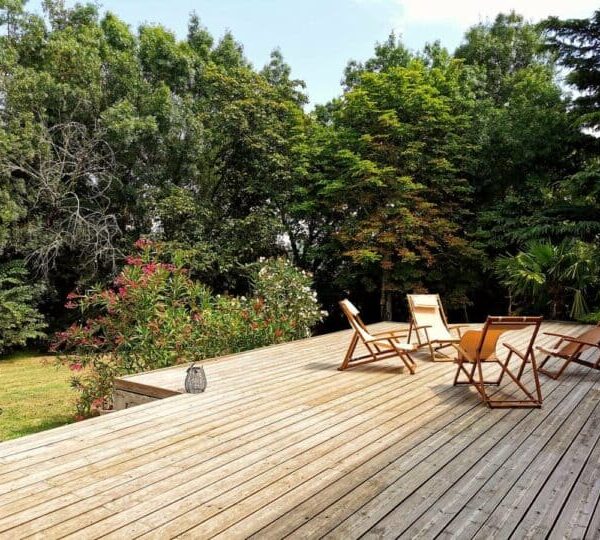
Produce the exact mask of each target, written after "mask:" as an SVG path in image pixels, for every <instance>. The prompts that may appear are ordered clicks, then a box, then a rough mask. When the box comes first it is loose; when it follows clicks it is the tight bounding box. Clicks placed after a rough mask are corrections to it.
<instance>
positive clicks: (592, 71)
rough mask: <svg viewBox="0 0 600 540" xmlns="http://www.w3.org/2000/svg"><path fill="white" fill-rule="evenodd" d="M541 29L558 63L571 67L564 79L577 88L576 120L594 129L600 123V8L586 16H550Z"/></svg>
mask: <svg viewBox="0 0 600 540" xmlns="http://www.w3.org/2000/svg"><path fill="white" fill-rule="evenodd" d="M544 28H545V30H546V33H547V37H548V43H547V45H548V48H549V49H550V50H551V51H553V52H555V53H557V54H558V57H559V60H560V62H561V64H562V65H563V66H565V67H566V68H567V69H569V70H570V71H569V74H568V75H567V81H568V82H569V84H572V85H573V86H575V88H577V90H578V91H579V95H578V96H577V98H576V99H575V105H576V106H577V108H578V112H579V113H580V116H579V123H580V124H581V125H583V126H587V127H591V128H597V127H598V126H599V125H600V80H599V78H598V57H599V56H600V9H598V10H596V11H595V12H594V14H593V15H592V16H591V17H590V18H589V19H569V20H566V21H561V20H560V19H558V18H557V17H550V18H549V19H548V20H547V21H545V23H544Z"/></svg>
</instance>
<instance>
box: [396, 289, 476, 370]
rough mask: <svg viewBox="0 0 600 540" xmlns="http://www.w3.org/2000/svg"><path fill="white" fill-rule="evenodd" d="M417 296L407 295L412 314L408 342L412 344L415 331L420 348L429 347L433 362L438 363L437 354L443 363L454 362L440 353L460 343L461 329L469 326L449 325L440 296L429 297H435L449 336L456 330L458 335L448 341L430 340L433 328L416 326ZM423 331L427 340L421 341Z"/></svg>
mask: <svg viewBox="0 0 600 540" xmlns="http://www.w3.org/2000/svg"><path fill="white" fill-rule="evenodd" d="M415 296H418V295H414V294H407V295H406V298H407V300H408V308H409V312H410V319H409V326H408V342H409V343H410V340H411V337H412V332H413V330H414V332H415V335H416V336H417V343H418V348H419V349H421V348H422V347H428V348H429V354H430V356H431V360H432V362H435V361H436V353H439V354H440V355H441V356H443V357H444V358H443V361H446V362H447V361H449V360H452V358H450V357H449V356H448V355H446V354H444V353H441V352H439V351H441V350H442V349H446V348H448V347H453V346H454V345H455V344H456V343H458V342H460V338H461V329H462V328H468V326H469V325H467V324H448V319H447V317H446V312H445V311H444V306H443V304H442V300H441V298H440V295H439V294H431V295H428V296H432V297H435V300H436V303H437V308H438V312H439V314H440V319H441V322H442V324H443V325H444V327H445V328H446V330H447V331H448V334H452V330H456V333H457V334H458V335H457V337H456V338H453V339H448V340H446V339H433V340H432V339H430V338H429V332H428V329H429V328H431V326H430V325H421V326H419V325H417V324H416V317H415V312H416V309H417V307H418V306H416V305H415V303H414V297H415ZM421 331H422V332H423V333H424V334H425V339H423V340H422V339H421V334H420V332H421ZM436 344H437V345H436Z"/></svg>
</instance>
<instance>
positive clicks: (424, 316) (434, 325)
mask: <svg viewBox="0 0 600 540" xmlns="http://www.w3.org/2000/svg"><path fill="white" fill-rule="evenodd" d="M406 297H407V299H408V307H409V309H410V316H411V319H412V321H413V323H414V324H415V326H428V327H429V328H428V329H427V334H428V335H429V338H430V339H431V340H435V339H444V338H446V339H448V338H451V337H452V336H451V335H450V330H449V329H448V320H447V319H446V314H445V313H444V307H443V306H442V301H441V300H440V295H439V294H407V295H406Z"/></svg>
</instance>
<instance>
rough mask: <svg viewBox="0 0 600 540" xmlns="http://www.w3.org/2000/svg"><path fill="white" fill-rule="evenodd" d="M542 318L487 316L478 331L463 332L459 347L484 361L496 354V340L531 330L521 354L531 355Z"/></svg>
mask: <svg viewBox="0 0 600 540" xmlns="http://www.w3.org/2000/svg"><path fill="white" fill-rule="evenodd" d="M543 319H544V318H543V317H513V316H511V317H494V316H488V318H487V320H486V321H485V324H484V325H483V328H482V329H481V330H480V331H469V332H465V334H464V335H463V339H462V340H461V346H462V347H463V348H464V349H465V350H466V351H467V352H468V353H469V354H470V355H472V356H473V358H476V359H479V360H486V359H488V358H489V357H490V356H492V355H493V354H495V352H496V346H497V345H498V339H500V336H501V335H502V334H504V333H506V332H511V331H513V330H522V329H523V328H528V327H531V328H532V330H533V331H532V333H531V337H530V339H529V342H528V344H527V348H526V349H525V351H524V352H523V355H524V356H525V357H529V356H530V355H532V354H533V344H534V342H535V339H536V337H537V335H538V332H539V330H540V325H541V324H542V321H543ZM477 338H479V339H477Z"/></svg>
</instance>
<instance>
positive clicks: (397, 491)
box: [0, 323, 600, 539]
mask: <svg viewBox="0 0 600 540" xmlns="http://www.w3.org/2000/svg"><path fill="white" fill-rule="evenodd" d="M391 326H392V324H391V323H382V324H380V325H378V327H376V329H379V330H382V329H387V328H390V327H391ZM393 326H395V327H398V325H397V324H394V325H393ZM581 329H582V326H581V325H571V324H569V325H565V324H563V323H545V324H544V327H543V330H545V331H548V330H552V331H555V330H560V331H563V332H564V331H566V332H567V333H570V334H577V333H578V332H579V331H581ZM349 338H350V333H349V332H338V333H334V334H329V335H325V336H319V337H317V338H310V339H307V340H301V341H298V342H294V343H288V344H280V345H274V346H271V347H267V348H263V349H259V350H255V351H247V352H245V353H241V354H237V355H230V356H229V357H227V358H225V359H223V360H216V361H209V362H207V363H206V366H205V369H206V371H207V375H208V378H209V388H208V391H207V392H206V393H205V394H202V395H198V396H191V395H179V396H175V397H169V398H167V399H165V400H163V401H154V402H152V403H148V404H145V405H141V406H139V407H135V408H133V409H127V410H124V411H119V412H115V413H113V414H110V415H107V416H104V417H101V418H97V419H93V420H90V421H86V422H82V423H79V424H75V425H70V426H65V427H63V428H58V429H56V430H51V431H49V432H46V433H40V434H36V435H31V436H27V437H24V438H22V439H19V440H14V441H9V442H7V443H3V444H0V537H1V538H11V539H12V538H21V537H26V536H31V535H32V536H33V537H39V538H42V537H43V538H59V537H64V536H69V535H70V536H71V537H73V538H99V537H115V538H135V537H139V536H144V537H146V538H149V537H154V538H169V537H173V536H176V535H183V536H184V537H189V538H198V537H212V536H219V537H223V538H238V537H240V538H241V537H247V536H251V535H253V534H254V535H256V537H257V538H258V537H260V538H279V537H283V536H286V535H290V534H291V535H292V536H296V537H316V536H319V537H321V536H323V535H325V534H327V533H328V532H329V533H330V536H331V537H345V538H346V537H348V538H354V537H357V536H359V535H361V534H364V533H366V532H367V531H368V530H369V529H371V533H370V534H375V535H376V536H378V537H382V536H394V537H396V536H398V535H399V534H401V533H402V532H404V535H405V536H406V537H408V536H411V537H419V536H420V537H426V538H430V537H433V536H435V535H437V534H441V535H443V536H452V535H456V534H459V535H460V536H461V537H472V536H474V535H477V534H479V535H480V536H481V537H483V536H485V535H491V536H494V535H495V536H501V537H504V536H509V535H510V534H512V533H515V534H516V535H517V536H519V537H521V536H527V535H529V536H535V537H537V536H540V535H546V534H548V533H551V534H553V535H554V536H556V537H560V536H561V535H562V536H564V537H582V535H587V536H588V537H593V536H595V535H596V534H598V533H600V531H599V527H600V509H599V507H598V501H599V499H600V493H599V491H600V487H599V486H598V484H599V482H598V477H599V476H600V472H599V468H600V440H599V430H598V424H599V423H600V418H599V416H600V412H599V411H600V405H598V403H599V402H600V396H599V394H600V390H598V386H599V385H600V373H598V372H595V371H591V370H586V369H585V368H583V367H581V366H576V367H570V368H569V369H568V370H567V374H566V376H565V377H563V378H561V380H559V381H558V382H556V381H551V380H549V379H547V378H543V379H542V383H543V391H544V394H545V396H546V401H545V404H544V407H543V409H542V410H525V411H505V410H492V411H491V410H489V409H487V408H486V407H484V406H483V405H481V404H480V402H479V400H478V398H477V395H476V393H475V391H474V390H473V389H469V388H465V387H460V388H455V387H453V386H452V385H451V382H452V377H453V375H454V370H455V366H454V365H453V364H451V363H431V362H428V361H427V360H426V358H427V355H426V354H425V353H423V352H420V353H418V354H417V355H416V357H417V360H418V369H417V374H416V375H408V374H407V373H406V370H402V369H400V363H399V362H394V361H384V362H381V363H377V364H371V365H366V366H361V367H358V368H354V369H352V370H349V371H346V372H343V373H340V372H338V371H337V369H336V368H337V366H338V365H339V362H340V361H341V358H342V356H343V353H344V350H345V348H346V346H347V344H348V341H349ZM525 339H526V335H525V334H524V333H519V332H514V333H511V334H510V335H508V341H509V342H511V343H513V344H517V345H522V344H524V340H525ZM551 339H552V338H548V337H547V336H540V340H539V342H538V343H547V342H548V341H549V340H551ZM184 372H185V366H182V367H179V368H169V369H165V370H159V371H156V372H152V373H148V374H142V375H138V376H132V377H127V378H126V379H125V380H126V381H130V382H133V383H139V384H151V385H156V386H158V387H159V388H160V389H164V390H166V393H169V392H173V391H176V390H177V388H180V387H181V384H182V380H183V374H184ZM161 391H162V390H159V391H158V393H159V394H160V393H161ZM515 462H518V465H515ZM469 473H472V474H473V478H471V477H470V476H469ZM493 486H495V488H496V489H495V490H492V487H493ZM509 501H511V502H513V503H514V502H515V501H516V504H511V502H509ZM552 527H554V530H553V531H551V530H550V529H551V528H552Z"/></svg>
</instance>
